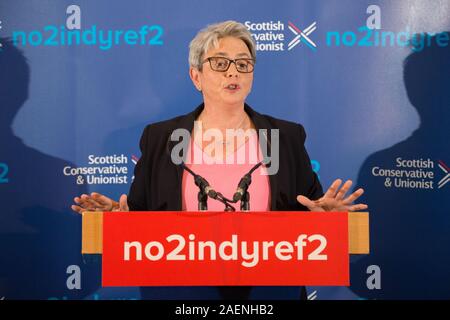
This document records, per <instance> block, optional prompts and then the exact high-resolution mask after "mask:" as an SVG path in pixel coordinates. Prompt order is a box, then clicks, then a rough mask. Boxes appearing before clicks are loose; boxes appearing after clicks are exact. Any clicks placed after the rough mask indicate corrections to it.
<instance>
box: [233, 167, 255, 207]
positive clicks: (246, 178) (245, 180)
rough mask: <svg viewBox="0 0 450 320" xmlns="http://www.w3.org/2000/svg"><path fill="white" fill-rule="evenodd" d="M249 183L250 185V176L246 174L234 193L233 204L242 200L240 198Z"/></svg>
mask: <svg viewBox="0 0 450 320" xmlns="http://www.w3.org/2000/svg"><path fill="white" fill-rule="evenodd" d="M250 183H252V176H251V175H250V174H248V173H247V174H246V175H244V176H243V177H242V178H241V180H240V181H239V184H238V186H237V189H236V192H235V193H234V195H233V202H238V201H239V200H241V199H242V196H243V195H244V193H245V192H246V191H247V189H248V187H249V186H250Z"/></svg>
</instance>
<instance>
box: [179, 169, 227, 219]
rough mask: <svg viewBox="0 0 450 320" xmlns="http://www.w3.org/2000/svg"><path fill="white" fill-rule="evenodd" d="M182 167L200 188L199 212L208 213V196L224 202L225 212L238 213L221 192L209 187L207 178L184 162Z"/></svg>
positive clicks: (198, 198) (198, 195)
mask: <svg viewBox="0 0 450 320" xmlns="http://www.w3.org/2000/svg"><path fill="white" fill-rule="evenodd" d="M180 165H181V167H182V168H183V169H184V170H186V171H187V172H189V173H190V174H191V175H192V176H193V177H194V182H195V185H196V186H197V187H199V191H198V194H197V200H198V210H199V211H207V210H208V196H209V197H211V198H212V199H214V200H218V201H220V202H222V203H223V204H224V205H225V209H224V211H230V212H232V211H236V209H234V207H233V206H232V205H230V203H229V202H231V201H230V200H229V199H227V198H225V197H224V196H223V195H222V194H221V193H220V192H216V191H215V190H214V189H213V188H211V186H210V185H209V182H208V181H206V179H205V178H203V177H202V176H199V175H198V174H196V173H195V172H194V171H192V170H191V169H189V168H188V167H187V166H186V165H185V164H184V162H182V163H181V164H180Z"/></svg>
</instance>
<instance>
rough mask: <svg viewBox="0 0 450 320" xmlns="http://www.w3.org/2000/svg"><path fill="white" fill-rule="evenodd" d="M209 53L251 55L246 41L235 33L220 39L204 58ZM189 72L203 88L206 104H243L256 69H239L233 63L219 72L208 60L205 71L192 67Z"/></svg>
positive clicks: (246, 56) (212, 55)
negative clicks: (235, 35) (245, 70)
mask: <svg viewBox="0 0 450 320" xmlns="http://www.w3.org/2000/svg"><path fill="white" fill-rule="evenodd" d="M209 57H225V58H229V59H233V60H234V59H238V58H248V59H251V58H252V56H251V54H250V51H249V50H248V48H247V45H246V44H245V42H244V41H242V40H241V39H238V38H234V37H225V38H222V39H220V40H219V45H218V47H217V48H212V49H210V50H209V51H208V52H206V53H205V55H204V56H203V60H205V59H207V58H209ZM190 75H191V78H192V81H193V82H194V85H195V86H196V87H197V89H199V90H201V91H202V93H203V99H204V102H205V104H206V103H207V104H212V105H230V106H234V105H242V104H243V103H244V101H245V99H246V98H247V96H248V94H249V93H250V90H251V89H252V83H253V72H251V73H240V72H238V71H237V70H236V65H235V64H234V63H231V64H230V66H229V68H228V70H227V71H224V72H218V71H214V70H212V69H211V66H210V64H209V62H208V61H206V62H205V63H204V64H203V69H202V71H199V70H197V69H193V68H191V70H190ZM230 85H231V86H230Z"/></svg>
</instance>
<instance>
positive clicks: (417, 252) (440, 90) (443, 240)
mask: <svg viewBox="0 0 450 320" xmlns="http://www.w3.org/2000/svg"><path fill="white" fill-rule="evenodd" d="M446 34H447V35H450V33H448V32H446ZM431 44H432V45H431V46H430V47H425V48H424V49H423V50H422V51H418V52H413V53H411V54H410V55H409V56H408V57H407V58H406V59H405V61H404V71H403V76H404V82H405V86H406V90H407V94H408V98H409V101H410V102H411V104H412V105H413V106H414V108H416V109H417V112H418V114H419V116H420V120H421V122H420V126H419V128H418V129H417V130H415V131H414V132H413V133H412V135H411V136H410V137H409V138H407V139H406V140H404V141H402V142H399V143H397V144H395V145H393V146H392V147H390V148H387V149H384V150H381V151H378V152H376V153H374V154H372V155H370V156H369V157H368V158H367V159H366V160H365V162H364V164H363V166H362V168H361V170H360V172H359V176H358V182H357V185H358V186H363V187H365V188H366V195H365V196H364V198H365V199H363V200H362V201H363V202H364V201H365V202H366V203H367V204H368V205H369V210H370V240H371V249H370V250H371V253H370V255H368V256H364V257H362V258H360V259H357V260H355V261H354V262H353V263H352V264H351V284H352V286H351V289H352V290H353V291H354V292H355V293H356V294H358V295H359V296H361V297H363V298H367V299H449V298H450V206H449V199H450V182H449V179H450V177H449V172H448V171H449V169H448V167H449V161H450V159H449V155H450V153H449V150H450V136H449V125H450V46H448V45H447V46H445V47H440V46H439V45H437V42H436V36H434V37H433V38H432V41H431ZM386 130H389V128H386ZM400 158H401V159H400ZM428 159H429V161H428ZM402 160H419V161H416V162H415V163H414V162H412V161H411V162H410V163H409V167H408V168H407V167H398V164H399V163H401V162H400V161H402ZM404 164H407V163H404ZM407 165H408V164H407ZM420 167H422V168H420ZM377 168H380V169H389V170H399V169H401V170H406V171H413V170H422V171H424V172H428V171H431V172H433V177H432V178H430V177H427V178H423V177H422V178H413V177H409V178H407V177H406V176H404V177H403V178H398V177H387V176H375V175H374V172H373V171H375V174H377V173H379V172H380V171H379V169H377ZM388 178H389V180H388ZM400 179H401V180H402V181H400ZM408 179H409V182H408ZM445 181H447V182H448V183H445ZM389 183H391V185H389ZM408 185H409V187H408ZM370 265H377V266H379V267H380V271H381V278H380V279H381V289H372V290H369V289H368V287H367V284H366V280H367V279H368V277H369V276H370V274H367V268H368V266H370ZM369 282H370V283H372V281H369Z"/></svg>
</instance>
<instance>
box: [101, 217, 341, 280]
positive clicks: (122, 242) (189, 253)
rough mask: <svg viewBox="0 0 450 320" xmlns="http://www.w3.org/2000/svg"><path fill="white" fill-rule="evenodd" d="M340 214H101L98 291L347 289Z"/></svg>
mask: <svg viewBox="0 0 450 320" xmlns="http://www.w3.org/2000/svg"><path fill="white" fill-rule="evenodd" d="M348 228H349V221H348V214H347V213H342V212H332V213H317V212H314V213H312V212H250V213H243V212H236V213H229V212H167V211H163V212H129V213H124V212H105V213H104V214H103V249H102V251H103V258H102V259H103V260H102V284H103V286H246V285H251V286H271V285H273V286H278V285H281V286H297V285H329V286H333V285H336V286H348V285H349V241H348V235H349V230H348Z"/></svg>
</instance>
